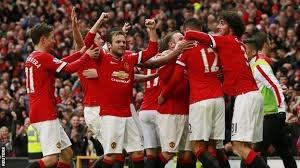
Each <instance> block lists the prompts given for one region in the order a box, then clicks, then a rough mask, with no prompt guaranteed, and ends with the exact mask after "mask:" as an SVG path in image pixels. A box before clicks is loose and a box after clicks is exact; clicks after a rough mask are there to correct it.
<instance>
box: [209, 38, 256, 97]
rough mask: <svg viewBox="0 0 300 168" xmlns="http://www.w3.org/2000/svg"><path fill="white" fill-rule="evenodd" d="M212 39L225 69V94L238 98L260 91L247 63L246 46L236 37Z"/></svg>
mask: <svg viewBox="0 0 300 168" xmlns="http://www.w3.org/2000/svg"><path fill="white" fill-rule="evenodd" d="M210 37H211V41H212V47H213V48H216V49H217V51H218V55H219V58H220V63H221V65H222V68H223V74H224V83H223V89H224V92H225V93H226V94H228V95H230V96H237V95H240V94H243V93H247V92H250V91H254V90H258V88H257V85H256V82H255V80H254V78H253V75H252V72H251V69H250V67H249V63H248V61H247V55H246V52H245V46H244V44H243V43H242V42H241V41H240V40H238V38H237V37H236V36H231V35H226V36H210Z"/></svg>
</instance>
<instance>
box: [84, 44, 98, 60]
mask: <svg viewBox="0 0 300 168" xmlns="http://www.w3.org/2000/svg"><path fill="white" fill-rule="evenodd" d="M85 53H86V54H88V55H89V56H90V57H91V58H93V59H97V58H98V57H99V47H95V48H94V46H93V45H92V46H91V47H90V48H89V49H88V50H86V52H85Z"/></svg>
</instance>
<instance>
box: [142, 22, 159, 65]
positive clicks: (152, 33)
mask: <svg viewBox="0 0 300 168" xmlns="http://www.w3.org/2000/svg"><path fill="white" fill-rule="evenodd" d="M145 26H146V27H147V32H148V35H149V43H148V47H147V49H146V50H143V51H141V54H142V55H141V61H140V62H145V61H147V60H148V59H150V58H151V57H153V56H155V55H156V54H157V52H158V43H157V41H158V36H157V33H156V23H155V21H154V20H153V19H146V21H145ZM140 62H139V63H140Z"/></svg>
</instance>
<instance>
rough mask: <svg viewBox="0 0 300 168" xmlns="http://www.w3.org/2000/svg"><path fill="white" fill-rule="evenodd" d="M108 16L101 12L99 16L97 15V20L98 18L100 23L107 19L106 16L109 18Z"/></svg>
mask: <svg viewBox="0 0 300 168" xmlns="http://www.w3.org/2000/svg"><path fill="white" fill-rule="evenodd" d="M108 16H109V14H108V13H106V12H102V13H101V15H100V17H99V20H100V21H101V22H102V23H104V22H106V21H108V18H109V17H108Z"/></svg>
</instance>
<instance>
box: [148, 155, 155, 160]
mask: <svg viewBox="0 0 300 168" xmlns="http://www.w3.org/2000/svg"><path fill="white" fill-rule="evenodd" d="M155 158H157V157H156V156H154V155H147V159H155Z"/></svg>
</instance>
